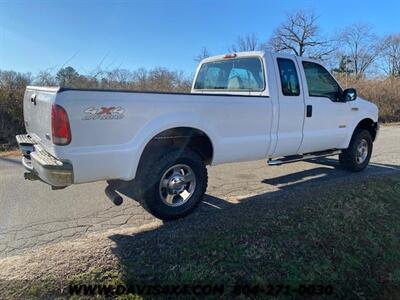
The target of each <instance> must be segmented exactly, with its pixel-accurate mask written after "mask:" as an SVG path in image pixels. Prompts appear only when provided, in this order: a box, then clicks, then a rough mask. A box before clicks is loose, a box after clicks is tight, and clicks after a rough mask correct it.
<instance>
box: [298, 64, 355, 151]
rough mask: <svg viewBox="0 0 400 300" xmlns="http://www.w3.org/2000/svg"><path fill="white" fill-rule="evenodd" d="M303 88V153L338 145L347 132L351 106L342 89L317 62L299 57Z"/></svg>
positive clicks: (332, 147)
mask: <svg viewBox="0 0 400 300" xmlns="http://www.w3.org/2000/svg"><path fill="white" fill-rule="evenodd" d="M296 59H297V61H298V64H299V66H300V70H301V72H300V73H301V78H302V82H303V87H304V92H305V93H304V94H305V104H306V117H305V119H304V129H303V142H302V144H301V147H300V150H299V152H300V153H308V152H315V151H321V150H329V149H335V148H339V147H340V145H341V144H343V140H344V139H345V137H346V135H347V127H348V123H349V116H350V106H349V104H348V103H347V102H342V101H341V99H340V98H341V94H342V88H341V87H340V85H339V84H338V83H337V81H336V80H335V79H334V77H333V76H332V75H331V74H330V73H329V72H328V71H327V70H326V69H325V68H324V67H323V66H322V65H321V64H319V63H318V62H315V61H310V60H308V59H303V58H301V57H297V58H296Z"/></svg>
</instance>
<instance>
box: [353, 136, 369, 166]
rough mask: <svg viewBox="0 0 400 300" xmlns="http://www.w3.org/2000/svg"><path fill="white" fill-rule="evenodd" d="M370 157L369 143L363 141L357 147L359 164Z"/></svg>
mask: <svg viewBox="0 0 400 300" xmlns="http://www.w3.org/2000/svg"><path fill="white" fill-rule="evenodd" d="M367 156H368V143H367V141H366V140H364V139H362V140H361V141H360V143H359V144H358V147H357V153H356V160H357V163H358V164H362V163H363V162H364V161H365V159H366V158H367Z"/></svg>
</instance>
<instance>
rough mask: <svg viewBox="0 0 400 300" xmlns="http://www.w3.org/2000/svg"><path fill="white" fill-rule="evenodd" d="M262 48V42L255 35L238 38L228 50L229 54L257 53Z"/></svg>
mask: <svg viewBox="0 0 400 300" xmlns="http://www.w3.org/2000/svg"><path fill="white" fill-rule="evenodd" d="M260 48H261V44H260V40H259V39H258V37H257V35H256V34H254V33H251V34H246V35H245V36H238V37H237V40H236V43H235V44H233V45H231V46H230V47H229V48H228V51H229V52H243V51H255V50H259V49H260Z"/></svg>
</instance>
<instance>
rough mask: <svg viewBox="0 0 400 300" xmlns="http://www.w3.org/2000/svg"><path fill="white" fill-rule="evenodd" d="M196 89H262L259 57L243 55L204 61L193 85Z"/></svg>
mask: <svg viewBox="0 0 400 300" xmlns="http://www.w3.org/2000/svg"><path fill="white" fill-rule="evenodd" d="M194 88H195V89H197V90H245V91H262V90H264V72H263V68H262V63H261V59H260V58H258V57H245V58H235V59H225V60H220V61H214V62H209V63H205V64H203V65H202V66H201V68H200V71H199V74H198V76H197V79H196V83H195V86H194Z"/></svg>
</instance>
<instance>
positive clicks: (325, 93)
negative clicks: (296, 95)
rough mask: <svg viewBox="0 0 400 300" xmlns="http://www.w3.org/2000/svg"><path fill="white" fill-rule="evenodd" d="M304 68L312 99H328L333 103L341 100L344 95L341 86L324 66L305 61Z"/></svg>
mask: <svg viewBox="0 0 400 300" xmlns="http://www.w3.org/2000/svg"><path fill="white" fill-rule="evenodd" d="M303 68H304V74H305V75H306V80H307V86H308V93H309V95H310V96H311V97H326V98H329V99H331V100H332V101H338V100H339V99H340V95H341V93H342V91H341V88H340V86H339V85H338V84H337V82H336V80H335V79H334V78H333V77H332V75H331V74H329V72H328V71H327V70H326V69H325V68H324V67H323V66H321V65H319V64H316V63H312V62H308V61H303Z"/></svg>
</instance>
